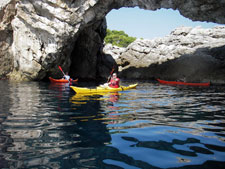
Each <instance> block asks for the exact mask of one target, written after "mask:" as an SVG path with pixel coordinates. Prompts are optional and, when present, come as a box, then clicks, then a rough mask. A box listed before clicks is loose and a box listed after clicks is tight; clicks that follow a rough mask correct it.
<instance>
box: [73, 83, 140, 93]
mask: <svg viewBox="0 0 225 169" xmlns="http://www.w3.org/2000/svg"><path fill="white" fill-rule="evenodd" d="M137 85H138V84H132V85H129V86H120V87H119V88H111V87H106V88H105V87H100V86H98V87H96V88H93V89H92V88H86V87H75V86H70V88H71V89H73V90H74V91H75V92H76V93H82V94H90V93H106V92H117V91H123V90H129V89H134V88H136V86H137Z"/></svg>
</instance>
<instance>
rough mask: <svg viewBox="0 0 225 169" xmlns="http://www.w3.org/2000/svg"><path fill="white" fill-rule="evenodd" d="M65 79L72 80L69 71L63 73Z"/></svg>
mask: <svg viewBox="0 0 225 169" xmlns="http://www.w3.org/2000/svg"><path fill="white" fill-rule="evenodd" d="M63 79H66V80H70V76H69V75H68V72H66V74H64V75H63Z"/></svg>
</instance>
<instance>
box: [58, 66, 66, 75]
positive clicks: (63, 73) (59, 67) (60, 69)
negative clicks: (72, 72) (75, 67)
mask: <svg viewBox="0 0 225 169" xmlns="http://www.w3.org/2000/svg"><path fill="white" fill-rule="evenodd" d="M58 67H59V69H60V70H61V72H62V73H63V75H64V76H65V73H64V72H63V70H62V68H61V66H58Z"/></svg>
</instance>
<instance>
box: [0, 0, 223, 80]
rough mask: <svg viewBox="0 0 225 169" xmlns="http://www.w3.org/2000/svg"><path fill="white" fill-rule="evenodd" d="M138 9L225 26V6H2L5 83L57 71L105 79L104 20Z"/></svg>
mask: <svg viewBox="0 0 225 169" xmlns="http://www.w3.org/2000/svg"><path fill="white" fill-rule="evenodd" d="M136 6H138V7H140V8H143V9H147V10H157V9H160V8H171V9H174V10H179V11H180V13H181V15H183V16H185V17H188V18H190V19H192V20H199V21H212V22H216V23H225V1H224V0H217V1H213V0H189V1H183V0H107V1H105V0H1V2H0V35H1V36H0V77H3V76H8V77H10V78H11V79H14V80H16V79H18V80H41V79H44V78H46V77H48V76H54V77H57V76H61V72H60V71H59V70H58V69H57V66H58V65H60V66H62V68H63V69H64V70H65V71H69V72H70V74H71V75H72V76H73V77H75V76H76V77H79V78H84V79H85V78H87V79H96V78H98V77H101V76H102V72H103V71H104V72H105V71H107V70H108V71H110V69H111V68H110V66H112V63H110V62H109V60H111V59H112V58H110V56H108V58H107V59H106V58H105V57H104V55H103V54H102V52H101V50H102V44H103V38H104V34H105V28H106V25H105V19H104V18H105V16H106V14H107V13H108V12H110V10H112V9H118V8H121V7H136ZM102 64H104V65H102ZM103 67H105V69H104V70H102V68H103Z"/></svg>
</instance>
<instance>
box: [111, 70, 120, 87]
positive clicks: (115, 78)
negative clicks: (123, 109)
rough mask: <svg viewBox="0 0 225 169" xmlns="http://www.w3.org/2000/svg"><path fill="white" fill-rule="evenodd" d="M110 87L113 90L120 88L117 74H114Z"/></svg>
mask: <svg viewBox="0 0 225 169" xmlns="http://www.w3.org/2000/svg"><path fill="white" fill-rule="evenodd" d="M108 85H109V87H112V88H118V87H120V79H119V78H118V77H117V74H116V73H113V75H112V77H111V79H110V81H109V83H108Z"/></svg>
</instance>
